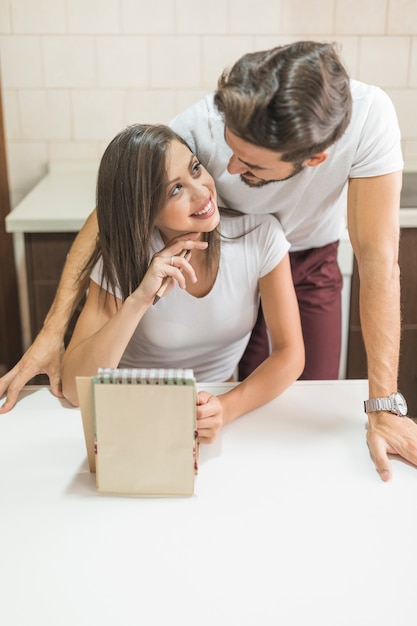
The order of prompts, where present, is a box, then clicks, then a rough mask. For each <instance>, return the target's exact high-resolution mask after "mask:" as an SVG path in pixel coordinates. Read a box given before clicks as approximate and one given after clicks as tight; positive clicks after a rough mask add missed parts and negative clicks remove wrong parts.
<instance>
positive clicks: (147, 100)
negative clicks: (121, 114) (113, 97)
mask: <svg viewBox="0 0 417 626" xmlns="http://www.w3.org/2000/svg"><path fill="white" fill-rule="evenodd" d="M174 115H175V92H174V91H173V90H172V89H158V90H156V89H155V90H153V91H149V90H135V91H128V93H127V95H126V114H125V124H126V126H127V125H129V124H168V123H169V121H170V120H171V119H172V118H173V117H174Z"/></svg>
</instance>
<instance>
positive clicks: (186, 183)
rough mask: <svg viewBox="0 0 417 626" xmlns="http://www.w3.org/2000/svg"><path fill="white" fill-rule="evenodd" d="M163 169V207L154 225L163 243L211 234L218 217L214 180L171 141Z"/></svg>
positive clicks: (185, 150) (181, 147) (195, 158)
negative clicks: (164, 177)
mask: <svg viewBox="0 0 417 626" xmlns="http://www.w3.org/2000/svg"><path fill="white" fill-rule="evenodd" d="M166 167H167V173H168V183H167V185H166V203H165V206H164V208H163V209H162V210H161V211H160V212H159V214H158V216H157V218H156V221H155V225H156V226H157V227H158V228H159V230H160V231H161V233H162V235H163V237H164V239H165V240H166V241H169V240H170V239H172V238H173V237H177V236H178V235H180V234H183V233H191V232H193V233H196V232H199V233H207V232H210V231H212V230H214V229H215V228H216V226H217V225H218V223H219V220H220V216H219V210H218V207H217V193H216V188H215V185H214V180H213V179H212V177H211V176H210V174H209V173H208V172H207V170H206V169H204V167H203V166H202V165H201V164H200V162H199V160H198V159H197V157H196V156H195V155H194V154H192V152H190V150H189V149H188V148H187V146H185V145H184V144H182V143H181V142H180V141H175V140H174V141H173V142H172V143H171V145H170V147H169V149H168V152H167V162H166Z"/></svg>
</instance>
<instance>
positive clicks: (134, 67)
mask: <svg viewBox="0 0 417 626" xmlns="http://www.w3.org/2000/svg"><path fill="white" fill-rule="evenodd" d="M96 44H97V70H98V85H99V87H121V88H125V87H127V88H129V87H145V86H146V85H147V84H148V80H149V79H148V53H147V42H146V38H145V37H140V36H138V37H134V36H128V35H123V36H116V37H97V41H96Z"/></svg>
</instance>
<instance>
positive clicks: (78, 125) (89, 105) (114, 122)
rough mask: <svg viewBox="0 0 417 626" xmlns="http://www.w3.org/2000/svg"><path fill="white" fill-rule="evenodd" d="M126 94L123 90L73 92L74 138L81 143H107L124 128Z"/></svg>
mask: <svg viewBox="0 0 417 626" xmlns="http://www.w3.org/2000/svg"><path fill="white" fill-rule="evenodd" d="M125 99H126V93H125V92H124V91H123V90H117V91H116V90H114V91H110V90H100V91H98V90H85V91H81V90H78V91H74V92H73V94H72V107H73V113H74V119H73V125H74V138H75V139H76V140H81V141H86V140H87V141H90V140H97V141H99V140H101V141H107V142H109V141H110V140H111V139H112V138H113V137H114V136H115V135H116V133H118V132H119V131H120V130H121V129H122V128H124V126H125V124H124V115H123V111H124V106H125Z"/></svg>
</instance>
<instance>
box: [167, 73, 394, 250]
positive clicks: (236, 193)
mask: <svg viewBox="0 0 417 626" xmlns="http://www.w3.org/2000/svg"><path fill="white" fill-rule="evenodd" d="M351 91H352V99H353V110H352V119H351V121H350V124H349V127H348V128H347V130H346V132H345V134H344V135H343V137H342V138H341V139H340V140H339V141H338V142H337V143H336V144H334V145H333V146H331V147H330V148H329V149H328V152H329V156H328V158H327V159H326V161H324V162H323V163H321V164H320V165H318V166H316V167H306V168H304V170H303V171H302V172H300V174H298V175H296V176H294V177H293V178H290V179H288V180H286V181H281V182H277V183H271V184H270V185H267V186H265V187H261V188H258V189H256V188H250V187H248V186H247V185H245V184H244V183H243V182H241V180H240V177H239V175H234V174H229V173H228V172H227V164H228V162H229V159H230V157H231V155H232V151H231V150H230V148H229V147H228V145H227V144H226V142H225V139H224V123H223V120H222V117H221V115H220V114H219V112H218V111H217V109H216V107H215V106H214V102H213V95H209V96H206V97H205V98H204V99H203V100H200V101H199V102H197V103H196V104H194V105H193V106H191V107H190V108H188V109H187V110H186V111H184V113H181V114H180V115H178V116H177V117H176V118H175V119H174V120H173V121H172V122H171V126H172V128H173V129H174V130H175V131H176V132H177V133H178V134H179V135H180V136H181V137H183V138H184V139H185V140H186V141H187V143H188V144H189V146H190V148H191V150H193V152H195V154H196V155H197V157H198V159H199V160H200V161H201V163H202V164H203V165H204V166H205V167H206V168H207V170H208V171H209V172H210V174H211V175H212V176H213V178H214V180H215V182H216V186H217V191H218V194H219V196H220V198H221V201H220V200H219V202H220V204H221V203H223V206H227V207H230V208H232V209H237V210H239V211H242V212H244V213H255V214H258V215H259V214H265V213H272V214H274V215H275V216H276V217H277V218H278V220H279V221H280V223H281V225H282V227H283V229H284V232H285V235H286V237H287V239H288V240H289V241H290V243H291V250H305V249H308V248H316V247H320V246H324V245H326V244H328V243H332V242H333V241H337V240H339V238H340V235H341V234H342V232H343V230H344V228H345V225H346V220H345V215H346V195H347V183H348V179H349V178H363V177H368V176H379V175H382V174H388V173H391V172H396V171H399V170H401V169H402V168H403V159H402V153H401V145H400V130H399V126H398V121H397V116H396V113H395V110H394V107H393V105H392V102H391V100H390V99H389V97H388V96H387V94H386V93H385V92H383V91H382V90H381V89H380V88H378V87H374V86H370V85H366V84H364V83H360V82H358V81H354V80H352V81H351Z"/></svg>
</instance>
